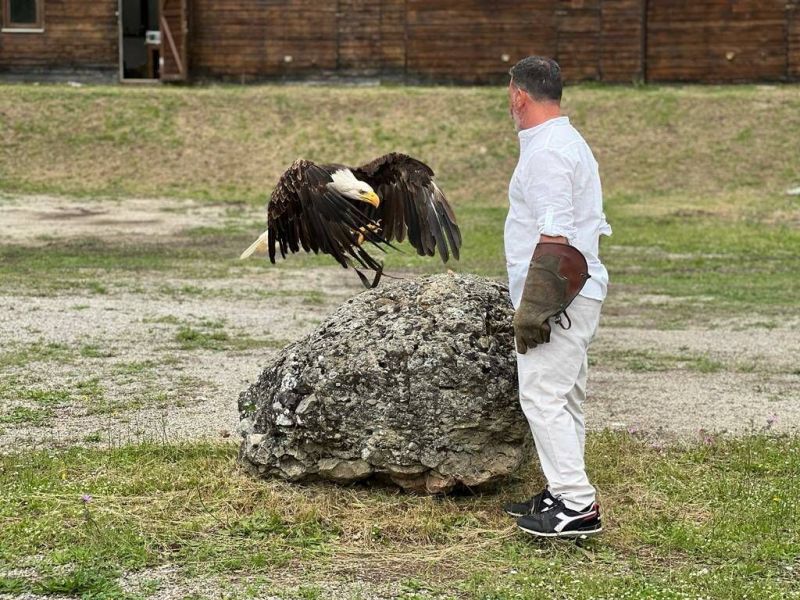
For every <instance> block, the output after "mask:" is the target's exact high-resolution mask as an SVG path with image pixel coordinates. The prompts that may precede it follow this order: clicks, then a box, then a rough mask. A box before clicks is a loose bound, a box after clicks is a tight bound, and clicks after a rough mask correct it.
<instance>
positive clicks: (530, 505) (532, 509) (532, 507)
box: [503, 488, 556, 517]
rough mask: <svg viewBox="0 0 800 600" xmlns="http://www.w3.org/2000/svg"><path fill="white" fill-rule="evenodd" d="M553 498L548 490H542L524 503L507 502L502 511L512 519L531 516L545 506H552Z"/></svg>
mask: <svg viewBox="0 0 800 600" xmlns="http://www.w3.org/2000/svg"><path fill="white" fill-rule="evenodd" d="M555 500H556V499H555V498H553V495H552V494H551V493H550V490H548V489H547V488H544V489H543V490H542V491H541V492H539V493H538V494H536V495H535V496H533V497H532V498H530V499H529V500H525V501H524V502H508V503H506V504H504V505H503V510H504V511H505V513H506V514H508V515H511V516H512V517H524V516H525V515H533V514H536V513H538V512H540V511H541V510H542V508H544V507H546V506H552V504H553V503H554V502H555Z"/></svg>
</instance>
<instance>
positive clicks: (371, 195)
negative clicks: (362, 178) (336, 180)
mask: <svg viewBox="0 0 800 600" xmlns="http://www.w3.org/2000/svg"><path fill="white" fill-rule="evenodd" d="M360 196H361V199H362V200H363V201H364V202H366V203H367V204H371V205H372V206H374V207H375V208H378V205H379V204H380V203H381V199H380V198H378V194H376V193H375V192H366V193H364V194H360Z"/></svg>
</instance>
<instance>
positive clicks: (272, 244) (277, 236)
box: [240, 153, 461, 287]
mask: <svg viewBox="0 0 800 600" xmlns="http://www.w3.org/2000/svg"><path fill="white" fill-rule="evenodd" d="M433 176H434V174H433V171H432V170H431V168H430V167H429V166H428V165H426V164H425V163H423V162H421V161H419V160H416V159H415V158H412V157H410V156H406V155H405V154H398V153H391V154H386V155H385V156H381V157H379V158H376V159H375V160H373V161H372V162H369V163H367V164H365V165H363V166H360V167H348V166H345V165H338V164H324V165H321V164H316V163H313V162H311V161H308V160H302V159H301V160H297V161H295V162H294V163H293V164H292V166H291V167H289V168H288V169H287V170H286V172H285V173H284V174H283V175H282V176H281V178H280V179H279V180H278V185H277V186H276V187H275V190H274V191H273V192H272V196H271V197H270V200H269V202H268V204H267V231H265V232H264V233H263V234H261V236H259V238H258V239H257V240H256V241H255V242H253V244H252V245H251V246H250V247H249V248H248V249H247V250H245V251H244V252H243V253H242V255H241V257H240V258H242V259H244V258H247V257H248V256H250V255H252V254H253V253H256V252H257V253H262V254H263V253H268V254H269V259H270V261H271V262H272V263H274V262H275V254H276V248H277V249H278V250H280V253H281V256H282V257H283V258H286V253H287V252H299V251H300V248H301V247H302V249H303V250H305V251H306V252H309V251H313V252H314V253H315V254H316V253H318V252H322V253H324V254H329V255H331V256H332V257H333V258H334V259H335V260H336V261H337V262H338V263H339V264H340V265H342V267H344V268H347V267H348V266H350V267H353V269H354V270H355V272H356V273H357V274H358V276H359V278H360V279H361V281H362V283H363V284H364V286H365V287H375V286H376V285H377V284H378V281H379V280H380V277H381V274H382V273H383V262H382V261H379V260H377V259H376V258H375V257H373V256H371V255H370V254H369V253H368V252H367V250H366V249H365V244H371V245H372V246H374V247H375V248H377V249H378V250H380V251H381V252H386V249H387V248H390V247H391V248H395V249H398V248H397V247H396V246H395V245H394V244H392V241H393V240H396V241H398V242H402V241H403V240H404V239H405V238H406V235H407V236H408V241H409V243H410V244H411V245H412V246H413V247H414V248H415V249H416V250H417V254H419V255H420V256H424V255H427V256H433V255H434V254H435V253H436V251H438V252H439V256H440V257H441V259H442V261H443V262H447V261H448V259H449V258H450V255H451V254H452V255H453V256H454V257H455V258H456V259H458V257H459V249H460V248H461V231H460V230H459V228H458V225H457V224H456V218H455V214H453V209H452V208H451V207H450V205H449V204H448V202H447V199H446V198H445V196H444V194H443V193H442V190H441V189H439V186H437V185H436V183H435V182H434V180H433ZM359 266H360V267H361V268H363V269H366V270H370V271H374V273H375V277H374V278H373V280H372V282H371V283H370V282H369V280H368V279H367V278H366V277H365V276H364V274H363V273H362V272H361V270H360V269H359Z"/></svg>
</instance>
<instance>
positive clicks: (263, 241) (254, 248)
mask: <svg viewBox="0 0 800 600" xmlns="http://www.w3.org/2000/svg"><path fill="white" fill-rule="evenodd" d="M267 233H268V232H266V231H265V232H264V233H262V234H261V235H260V236H258V239H257V240H256V241H255V242H253V243H252V244H250V247H249V248H248V249H247V250H245V251H244V252H242V255H241V256H240V257H239V259H240V260H244V259H245V258H247V257H248V256H252V255H253V254H254V253H256V252H257V253H259V254H266V253H267Z"/></svg>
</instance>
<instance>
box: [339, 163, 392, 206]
mask: <svg viewBox="0 0 800 600" xmlns="http://www.w3.org/2000/svg"><path fill="white" fill-rule="evenodd" d="M331 179H332V181H331V182H330V183H329V184H328V186H329V187H331V188H333V189H334V190H335V191H336V192H338V193H339V194H341V195H342V196H344V197H346V198H352V199H353V200H360V201H361V202H366V203H367V204H371V205H372V206H374V207H376V208H377V207H378V205H379V204H380V201H381V200H380V198H378V195H377V194H376V193H375V190H373V189H372V186H370V185H369V184H368V183H367V182H365V181H361V180H360V179H356V176H355V175H353V172H352V171H351V170H350V169H339V170H338V171H334V173H333V174H332V175H331Z"/></svg>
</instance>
